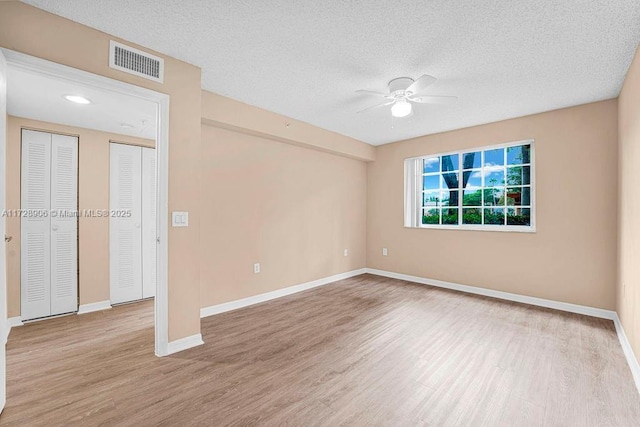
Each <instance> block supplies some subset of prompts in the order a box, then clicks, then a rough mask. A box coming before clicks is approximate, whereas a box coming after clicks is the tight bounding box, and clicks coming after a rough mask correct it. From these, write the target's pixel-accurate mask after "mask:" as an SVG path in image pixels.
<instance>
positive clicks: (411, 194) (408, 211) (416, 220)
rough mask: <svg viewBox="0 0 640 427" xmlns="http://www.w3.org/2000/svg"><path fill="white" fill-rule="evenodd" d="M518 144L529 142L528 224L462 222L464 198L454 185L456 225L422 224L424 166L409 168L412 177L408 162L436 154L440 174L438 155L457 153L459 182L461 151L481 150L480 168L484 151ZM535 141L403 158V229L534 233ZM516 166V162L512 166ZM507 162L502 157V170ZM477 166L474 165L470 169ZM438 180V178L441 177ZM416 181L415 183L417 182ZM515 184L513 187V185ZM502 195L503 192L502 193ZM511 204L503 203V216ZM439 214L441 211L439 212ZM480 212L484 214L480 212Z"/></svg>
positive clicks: (482, 207) (461, 191)
mask: <svg viewBox="0 0 640 427" xmlns="http://www.w3.org/2000/svg"><path fill="white" fill-rule="evenodd" d="M519 145H530V146H531V149H530V162H529V165H530V168H531V173H530V183H529V188H530V199H531V201H530V208H529V209H530V214H531V218H530V223H529V225H490V224H487V225H484V224H462V219H463V214H462V213H463V211H462V209H463V208H464V206H463V200H464V189H463V188H461V187H459V188H458V192H459V194H458V207H457V209H458V224H457V225H450V224H422V215H423V214H422V208H423V206H422V204H423V184H422V178H423V176H424V169H422V168H420V170H419V172H418V171H415V169H413V171H414V172H415V176H409V174H410V173H411V171H412V168H410V167H409V165H410V163H411V162H415V161H422V160H424V159H430V158H433V157H439V158H440V164H441V168H440V175H442V157H443V156H449V155H458V170H457V173H458V182H459V183H461V182H462V181H461V179H462V173H463V157H464V154H467V153H473V152H478V151H479V152H481V153H482V158H481V162H480V163H481V165H482V166H481V167H482V169H484V152H485V151H489V150H495V149H500V148H504V149H506V148H508V147H515V146H519ZM535 152H536V150H535V141H534V140H533V139H525V140H521V141H514V142H507V143H502V144H496V145H487V146H481V147H469V148H465V149H461V150H456V151H450V152H443V153H434V154H427V155H423V156H417V157H410V158H407V159H405V161H404V185H405V187H404V188H405V191H404V194H405V198H404V206H405V220H404V226H405V228H426V229H435V230H472V231H502V232H519V233H535V232H536V179H535V175H536V173H535V171H536V165H535ZM514 166H517V165H514ZM507 167H508V166H507V164H506V159H505V165H504V168H505V170H506V168H507ZM474 169H477V168H474ZM453 172H455V171H451V173H453ZM441 179H442V178H441ZM418 180H419V182H418ZM507 187H509V186H508V185H507V183H506V182H505V184H504V188H505V193H506V189H507ZM514 187H515V186H514ZM480 189H481V190H482V191H483V193H484V190H485V189H486V188H485V187H484V181H483V187H481V188H480ZM505 196H506V194H505ZM509 207H511V206H505V207H504V208H505V217H506V214H507V209H508V208H509ZM486 208H490V207H489V206H481V207H480V209H481V210H482V212H484V209H486ZM438 209H443V207H442V206H440V207H438ZM441 215H442V214H441ZM483 215H484V213H483Z"/></svg>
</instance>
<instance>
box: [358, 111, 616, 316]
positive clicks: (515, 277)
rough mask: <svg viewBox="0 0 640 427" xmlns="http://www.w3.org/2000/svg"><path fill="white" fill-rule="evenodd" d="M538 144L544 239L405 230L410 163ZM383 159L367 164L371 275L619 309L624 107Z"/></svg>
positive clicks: (516, 124)
mask: <svg viewBox="0 0 640 427" xmlns="http://www.w3.org/2000/svg"><path fill="white" fill-rule="evenodd" d="M530 138H533V139H535V144H536V145H535V150H536V152H535V156H536V160H535V161H536V168H537V170H536V172H535V177H536V184H537V185H536V187H537V188H536V200H537V206H536V210H537V216H536V221H537V223H536V228H537V231H536V232H535V233H517V232H489V231H462V230H437V229H410V228H404V227H403V203H404V196H403V186H404V182H403V179H404V178H403V159H405V158H407V157H412V156H419V155H425V154H433V153H439V152H447V151H453V150H458V149H466V148H470V147H481V146H484V145H492V144H498V143H503V142H509V141H518V140H523V139H530ZM376 156H377V160H376V161H375V162H373V163H369V164H368V181H367V184H368V187H367V191H368V204H367V267H370V268H376V269H381V270H388V271H393V272H399V273H404V274H410V275H414V276H419V277H426V278H431V279H438V280H444V281H448V282H454V283H460V284H465V285H471V286H479V287H483V288H488V289H495V290H500V291H505V292H513V293H516V294H522V295H529V296H534V297H540V298H548V299H552V300H556V301H563V302H569V303H574V304H583V305H588V306H593V307H600V308H605V309H614V308H615V292H614V282H615V276H616V222H617V221H616V206H617V195H616V186H617V179H616V171H617V102H616V100H610V101H604V102H598V103H593V104H587V105H582V106H578V107H573V108H567V109H562V110H557V111H552V112H549V113H543V114H537V115H533V116H528V117H522V118H518V119H513V120H507V121H502V122H497V123H492V124H488V125H483V126H476V127H472V128H467V129H461V130H457V131H453V132H447V133H442V134H437V135H430V136H425V137H421V138H416V139H412V140H407V141H402V142H397V143H393V144H388V145H383V146H380V147H378V150H377V153H376ZM383 247H387V248H388V251H389V252H388V253H389V255H388V256H386V257H385V256H382V248H383Z"/></svg>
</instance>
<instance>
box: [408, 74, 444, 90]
mask: <svg viewBox="0 0 640 427" xmlns="http://www.w3.org/2000/svg"><path fill="white" fill-rule="evenodd" d="M436 80H438V79H436V78H435V77H433V76H430V75H428V74H424V75H423V76H422V77H420V78H418V80H416V81H415V82H413V83H412V84H411V86H409V87H408V88H407V92H413V93H419V92H422V91H423V90H424V89H425V88H426V87H427V86H429V85H431V84H432V83H433V82H435V81H436Z"/></svg>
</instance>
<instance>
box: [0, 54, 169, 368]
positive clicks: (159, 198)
mask: <svg viewBox="0 0 640 427" xmlns="http://www.w3.org/2000/svg"><path fill="white" fill-rule="evenodd" d="M2 53H3V54H4V56H5V57H6V60H7V66H8V68H9V69H12V70H19V71H20V72H23V73H27V74H31V75H34V76H39V77H47V78H55V79H57V80H59V81H61V82H66V83H73V84H74V85H76V86H79V87H82V88H85V89H87V90H88V91H103V92H106V93H112V94H115V95H123V96H128V97H131V99H136V100H139V101H144V102H149V103H152V104H153V106H154V119H155V120H154V122H155V123H154V126H153V127H154V129H153V131H154V133H155V136H156V149H155V154H156V156H155V164H156V170H155V178H156V183H157V190H156V197H155V211H156V213H157V221H156V227H155V236H156V245H155V251H156V259H157V262H156V291H155V302H154V327H155V354H156V355H157V356H165V355H167V354H168V309H167V308H168V302H167V299H168V295H167V294H168V293H167V262H168V260H167V258H168V257H167V246H168V245H167V243H168V242H167V237H168V196H167V188H168V122H169V121H168V111H169V96H168V95H165V94H161V93H158V92H155V91H152V90H148V89H145V88H141V87H138V86H134V85H130V84H127V83H123V82H120V81H117V80H113V79H109V78H106V77H102V76H98V75H94V74H91V73H87V72H84V71H80V70H77V69H73V68H70V67H66V66H63V65H60V64H56V63H53V62H50V61H46V60H42V59H39V58H35V57H31V56H29V55H25V54H21V53H18V52H14V51H10V50H7V49H2ZM8 85H9V90H10V88H11V80H9V81H8ZM125 124H126V123H125ZM80 144H82V141H80ZM80 186H82V181H81V182H80ZM14 323H15V320H14Z"/></svg>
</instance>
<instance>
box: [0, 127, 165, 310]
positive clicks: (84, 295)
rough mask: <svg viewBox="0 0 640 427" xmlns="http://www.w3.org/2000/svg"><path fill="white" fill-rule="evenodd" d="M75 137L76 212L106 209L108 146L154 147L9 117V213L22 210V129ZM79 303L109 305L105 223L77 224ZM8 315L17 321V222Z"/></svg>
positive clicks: (12, 231) (10, 225)
mask: <svg viewBox="0 0 640 427" xmlns="http://www.w3.org/2000/svg"><path fill="white" fill-rule="evenodd" d="M23 128H25V129H33V130H40V131H45V132H51V133H60V134H66V135H73V136H78V140H79V144H78V147H79V149H78V181H79V185H78V207H79V209H80V210H82V209H109V142H110V141H113V142H121V143H125V144H133V145H140V146H145V147H153V146H155V141H152V140H149V139H142V138H134V137H130V136H125V135H116V134H109V133H105V132H99V131H95V130H91V129H82V128H77V127H71V126H63V125H58V124H53V123H46V122H40V121H36V120H29V119H24V118H20V117H12V116H8V121H7V201H6V203H7V209H19V208H20V153H21V151H20V147H21V145H20V141H21V129H23ZM78 228H79V230H78V238H79V253H78V257H79V260H78V261H79V262H78V264H79V265H78V266H79V270H80V275H79V282H78V285H79V291H78V296H79V298H80V304H90V303H93V302H100V301H108V300H109V219H108V218H87V217H81V218H79V219H78ZM7 234H8V235H10V236H12V238H13V239H12V240H11V242H10V243H9V244H7V313H8V316H9V317H16V316H20V218H7Z"/></svg>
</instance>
